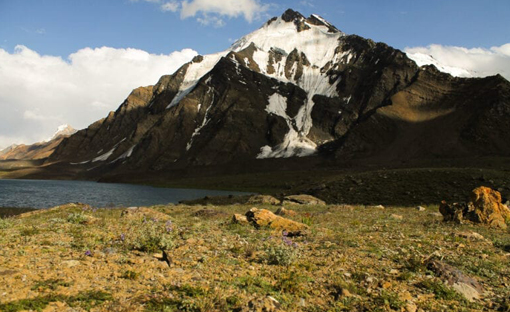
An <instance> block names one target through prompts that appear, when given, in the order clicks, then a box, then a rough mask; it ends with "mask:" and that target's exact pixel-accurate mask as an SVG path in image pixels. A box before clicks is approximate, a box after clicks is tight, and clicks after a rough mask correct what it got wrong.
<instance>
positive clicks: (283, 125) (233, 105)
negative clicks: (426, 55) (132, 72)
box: [48, 10, 510, 175]
mask: <svg viewBox="0 0 510 312" xmlns="http://www.w3.org/2000/svg"><path fill="white" fill-rule="evenodd" d="M508 117H510V84H509V82H508V81H506V80H505V79H503V78H502V77H501V76H494V77H487V78H484V79H461V78H454V77H452V76H450V75H448V74H445V73H441V72H439V71H438V70H437V69H436V68H435V67H434V66H423V67H419V66H418V65H417V64H416V63H415V62H414V61H412V60H411V59H409V58H408V57H407V56H406V54H405V53H403V52H401V51H399V50H396V49H393V48H391V47H389V46H388V45H386V44H384V43H375V42H373V41H372V40H369V39H364V38H362V37H359V36H356V35H346V34H344V33H343V32H341V31H340V30H338V29H337V28H336V27H335V26H333V25H331V24H330V23H328V22H327V21H326V20H324V19H323V18H321V17H320V16H318V15H312V16H310V17H308V18H305V17H304V16H303V15H301V14H300V13H298V12H295V11H292V10H287V11H286V12H285V13H284V14H283V15H282V16H280V17H275V18H272V19H271V20H269V21H268V22H266V23H265V24H264V25H263V26H262V27H261V28H259V29H258V30H256V31H254V32H253V33H251V34H248V35H246V36H244V37H243V38H241V39H239V40H238V41H236V42H235V43H234V44H233V45H232V46H231V47H230V48H229V49H227V50H225V51H223V52H220V53H216V54H211V55H205V56H197V57H195V58H194V59H193V61H192V62H190V63H188V64H185V65H184V66H182V67H181V68H180V69H179V70H177V71H176V72H175V73H173V74H171V75H166V76H163V77H161V78H160V80H159V81H158V83H157V84H156V85H154V86H149V87H141V88H138V89H136V90H134V91H133V92H132V93H131V95H129V96H128V98H127V99H126V100H125V101H124V103H122V105H121V106H120V107H119V109H118V110H117V111H115V112H111V113H110V114H109V115H108V116H107V117H106V118H105V119H102V120H99V121H97V122H95V123H94V124H92V125H90V126H89V127H88V128H87V129H84V130H81V131H78V132H77V133H76V134H74V135H72V136H71V137H70V138H68V139H65V140H64V141H63V142H62V143H61V144H60V145H59V147H58V148H57V149H56V151H55V152H54V153H53V154H52V155H51V157H50V158H49V160H48V163H60V164H69V163H71V164H72V166H83V169H86V171H87V172H90V173H89V174H92V175H94V174H95V175H103V174H104V173H105V172H109V174H110V175H115V174H122V173H124V172H151V171H153V172H159V171H166V170H170V171H171V170H177V169H179V168H191V167H197V166H215V165H221V164H232V163H239V162H256V160H257V159H269V160H271V159H274V158H291V157H315V158H314V159H316V160H317V159H319V160H320V159H324V160H326V159H327V160H328V162H330V163H331V161H333V162H343V161H346V160H349V159H372V160H374V161H378V162H393V161H404V160H407V159H417V158H419V159H422V158H423V159H437V158H443V157H447V158H455V157H467V156H477V155H504V156H510V146H509V145H508V144H507V143H508V139H507V138H508V133H509V131H510V126H509V124H508V123H507V122H505V120H507V119H508ZM266 162H267V161H266ZM80 168H81V167H80ZM73 170H75V169H73ZM84 171H85V170H84Z"/></svg>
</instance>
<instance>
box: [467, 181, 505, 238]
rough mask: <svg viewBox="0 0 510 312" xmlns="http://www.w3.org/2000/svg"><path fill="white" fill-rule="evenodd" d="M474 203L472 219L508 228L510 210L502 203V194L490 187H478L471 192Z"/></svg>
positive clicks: (472, 202)
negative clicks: (507, 221)
mask: <svg viewBox="0 0 510 312" xmlns="http://www.w3.org/2000/svg"><path fill="white" fill-rule="evenodd" d="M470 197H471V198H470V199H471V204H472V205H473V211H472V214H473V216H472V218H471V219H472V221H474V222H480V223H485V224H488V225H490V226H494V227H499V228H506V227H507V225H506V220H509V219H510V210H509V209H508V207H507V206H505V205H503V204H502V203H501V194H500V193H499V192H498V191H495V190H493V189H491V188H488V187H484V186H481V187H478V188H476V189H474V190H473V192H471V196H470Z"/></svg>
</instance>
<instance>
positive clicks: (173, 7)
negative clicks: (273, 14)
mask: <svg viewBox="0 0 510 312" xmlns="http://www.w3.org/2000/svg"><path fill="white" fill-rule="evenodd" d="M130 1H131V2H139V1H142V0H130ZM143 1H145V2H150V3H154V4H157V5H158V6H159V7H160V9H161V11H163V12H180V15H181V19H186V18H189V17H196V20H197V22H199V23H200V24H202V25H212V26H214V27H223V26H225V24H226V23H225V21H224V18H225V17H227V18H235V17H240V16H242V17H244V19H246V20H247V21H248V22H250V23H251V22H252V21H253V20H255V19H259V18H260V17H261V16H262V15H263V14H264V13H265V12H267V11H268V10H269V8H270V7H272V5H270V4H261V3H260V2H259V0H191V1H188V0H184V1H178V0H143ZM303 2H304V3H307V4H308V5H312V4H311V3H310V2H307V1H303ZM264 17H265V16H264Z"/></svg>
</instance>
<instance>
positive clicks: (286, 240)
mask: <svg viewBox="0 0 510 312" xmlns="http://www.w3.org/2000/svg"><path fill="white" fill-rule="evenodd" d="M282 240H283V242H284V243H285V245H287V246H291V245H292V241H291V240H290V239H289V238H288V237H283V238H282Z"/></svg>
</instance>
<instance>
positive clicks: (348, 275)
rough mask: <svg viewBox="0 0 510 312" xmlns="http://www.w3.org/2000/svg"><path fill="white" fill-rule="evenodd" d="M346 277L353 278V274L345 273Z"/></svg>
mask: <svg viewBox="0 0 510 312" xmlns="http://www.w3.org/2000/svg"><path fill="white" fill-rule="evenodd" d="M344 276H345V277H351V276H352V274H351V273H349V272H345V273H344Z"/></svg>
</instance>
